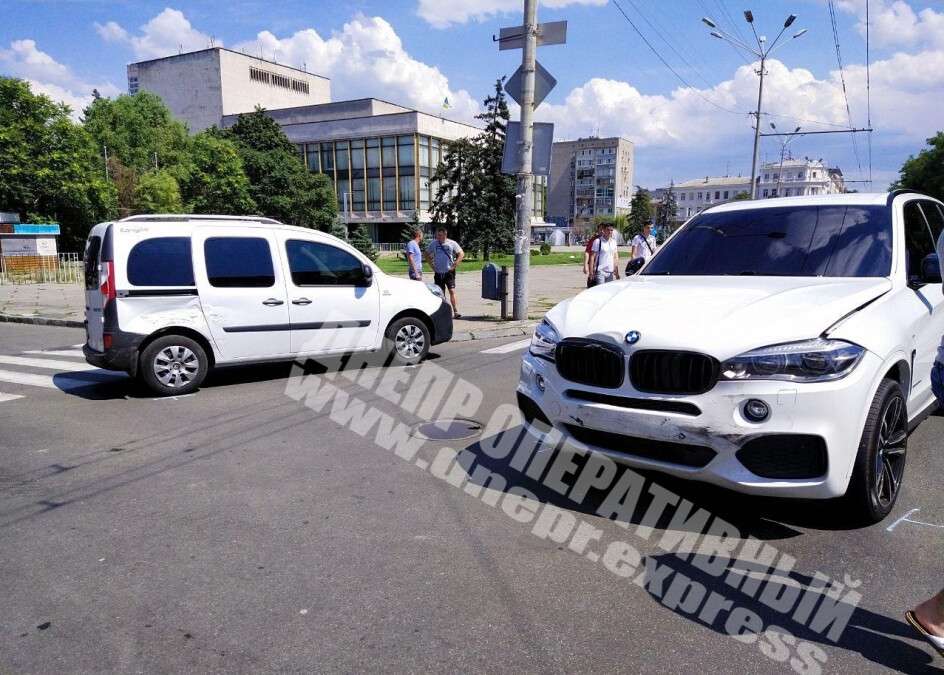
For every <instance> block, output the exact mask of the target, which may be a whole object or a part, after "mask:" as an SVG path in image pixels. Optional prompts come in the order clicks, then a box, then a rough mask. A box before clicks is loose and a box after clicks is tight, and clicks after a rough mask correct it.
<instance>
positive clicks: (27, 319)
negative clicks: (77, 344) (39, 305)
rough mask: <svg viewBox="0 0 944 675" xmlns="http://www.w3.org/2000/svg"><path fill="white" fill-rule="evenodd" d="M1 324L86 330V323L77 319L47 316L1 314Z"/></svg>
mask: <svg viewBox="0 0 944 675" xmlns="http://www.w3.org/2000/svg"><path fill="white" fill-rule="evenodd" d="M0 323H27V324H32V325H34V326H57V327H59V328H85V322H84V321H76V320H75V319H53V318H50V317H47V316H22V315H19V314H0Z"/></svg>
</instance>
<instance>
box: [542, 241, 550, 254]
mask: <svg viewBox="0 0 944 675" xmlns="http://www.w3.org/2000/svg"><path fill="white" fill-rule="evenodd" d="M541 255H551V245H550V244H548V243H547V242H544V243H543V244H541Z"/></svg>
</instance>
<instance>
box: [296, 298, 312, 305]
mask: <svg viewBox="0 0 944 675" xmlns="http://www.w3.org/2000/svg"><path fill="white" fill-rule="evenodd" d="M292 304H293V305H310V304H311V300H309V299H308V298H295V299H294V300H292Z"/></svg>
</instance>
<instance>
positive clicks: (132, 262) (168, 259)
mask: <svg viewBox="0 0 944 675" xmlns="http://www.w3.org/2000/svg"><path fill="white" fill-rule="evenodd" d="M128 282H129V283H130V284H131V285H132V286H193V285H194V281H193V260H192V258H191V255H190V237H155V238H153V239H145V240H144V241H139V242H138V243H137V244H135V245H134V248H132V249H131V253H129V254H128Z"/></svg>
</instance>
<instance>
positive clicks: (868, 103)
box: [865, 0, 872, 188]
mask: <svg viewBox="0 0 944 675" xmlns="http://www.w3.org/2000/svg"><path fill="white" fill-rule="evenodd" d="M869 23H870V21H869V0H865V110H866V126H867V127H868V128H869V129H871V128H872V73H871V70H872V66H871V60H870V58H869V56H870V55H869ZM867 138H868V143H869V187H870V188H871V187H872V132H871V131H870V132H869V135H868V137H867Z"/></svg>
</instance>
